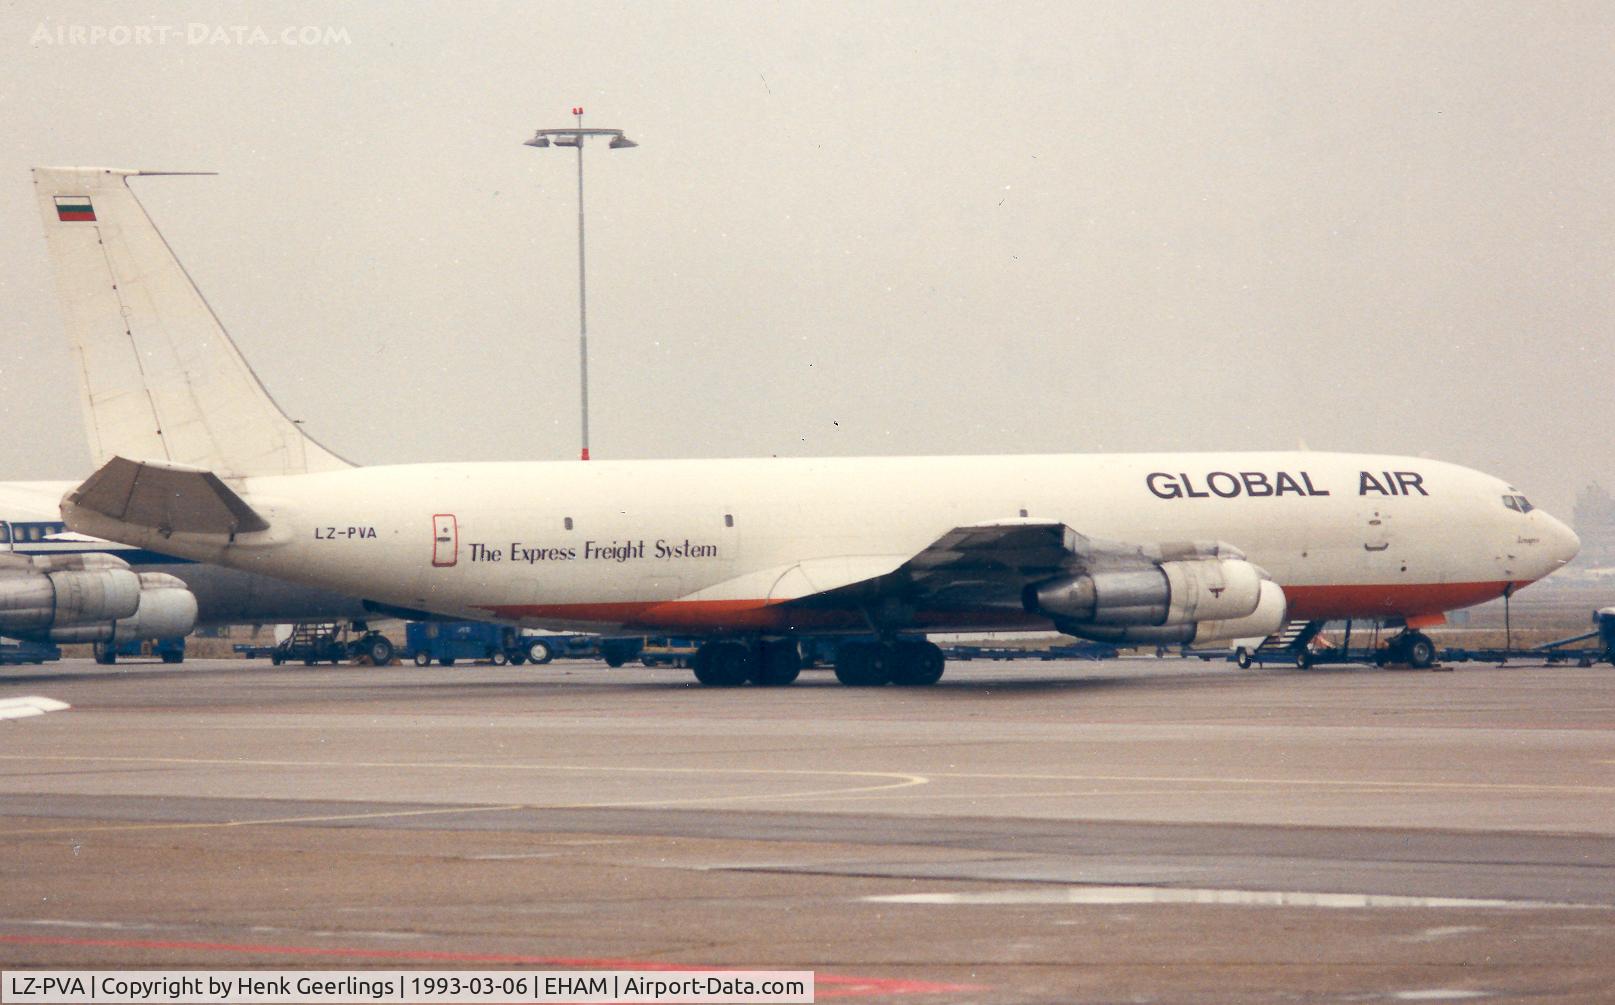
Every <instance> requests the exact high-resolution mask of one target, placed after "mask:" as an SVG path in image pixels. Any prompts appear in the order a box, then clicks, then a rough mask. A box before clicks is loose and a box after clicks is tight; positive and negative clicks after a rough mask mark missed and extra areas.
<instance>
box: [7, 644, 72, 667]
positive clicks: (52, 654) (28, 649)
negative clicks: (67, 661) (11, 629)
mask: <svg viewBox="0 0 1615 1005" xmlns="http://www.w3.org/2000/svg"><path fill="white" fill-rule="evenodd" d="M61 658H62V650H61V648H60V647H58V646H56V645H53V644H51V643H49V642H20V641H18V640H16V639H0V666H5V665H8V664H21V663H44V662H45V661H46V660H51V661H52V662H54V661H56V660H59V659H61Z"/></svg>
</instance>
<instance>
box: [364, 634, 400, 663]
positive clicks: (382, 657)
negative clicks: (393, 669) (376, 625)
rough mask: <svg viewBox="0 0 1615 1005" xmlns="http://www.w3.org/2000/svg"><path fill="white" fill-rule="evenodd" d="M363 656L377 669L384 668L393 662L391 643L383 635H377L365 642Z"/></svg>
mask: <svg viewBox="0 0 1615 1005" xmlns="http://www.w3.org/2000/svg"><path fill="white" fill-rule="evenodd" d="M364 652H365V655H366V656H368V657H370V662H371V663H374V664H375V665H376V666H378V667H384V666H386V665H387V664H389V663H391V662H392V661H393V643H392V640H391V639H389V638H387V636H385V635H377V636H375V637H374V638H371V639H369V640H368V641H366V642H365V649H364Z"/></svg>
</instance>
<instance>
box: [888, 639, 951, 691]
mask: <svg viewBox="0 0 1615 1005" xmlns="http://www.w3.org/2000/svg"><path fill="white" fill-rule="evenodd" d="M890 664H891V675H892V683H893V684H898V685H901V686H903V687H927V686H929V685H931V684H935V683H936V682H937V681H939V680H941V679H942V671H943V670H945V669H946V668H947V659H946V658H945V657H944V656H943V655H942V648H941V647H940V646H938V645H936V644H935V643H933V642H899V643H897V644H896V645H894V646H892V651H891V659H890Z"/></svg>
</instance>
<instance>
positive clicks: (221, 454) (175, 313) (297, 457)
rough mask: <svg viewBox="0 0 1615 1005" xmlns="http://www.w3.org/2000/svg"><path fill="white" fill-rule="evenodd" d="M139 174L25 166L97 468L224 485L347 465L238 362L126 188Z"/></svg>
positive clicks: (215, 321) (225, 336) (243, 362)
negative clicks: (163, 465) (150, 465)
mask: <svg viewBox="0 0 1615 1005" xmlns="http://www.w3.org/2000/svg"><path fill="white" fill-rule="evenodd" d="M141 173H142V172H139V171H120V170H114V169H108V168H35V169H34V189H35V193H36V195H37V197H38V199H39V208H40V212H41V214H42V215H43V216H44V223H45V243H46V244H47V245H48V246H49V249H50V257H51V264H52V266H54V268H55V270H56V284H57V289H58V291H59V292H60V294H61V297H62V307H63V309H64V311H65V314H66V324H67V336H68V340H69V342H70V343H71V344H72V349H73V356H74V360H75V362H76V363H77V364H78V378H79V393H80V399H81V403H82V404H83V407H84V424H85V426H86V428H87V430H88V433H89V437H90V452H91V453H92V454H94V459H95V463H96V465H97V466H98V467H99V466H100V465H102V464H104V463H106V462H107V461H109V460H111V459H112V458H113V457H115V456H122V457H127V458H133V459H136V460H155V461H169V462H173V463H177V464H182V465H189V466H192V467H197V468H202V469H205V470H208V471H213V472H215V473H217V474H219V475H222V476H225V477H230V476H236V475H271V474H277V475H278V474H302V473H306V472H311V471H331V470H336V469H339V468H346V467H352V465H351V464H349V463H348V462H347V461H345V460H343V459H342V458H340V457H337V456H336V455H335V454H333V453H331V452H330V451H328V450H326V449H325V448H324V447H322V446H320V445H319V444H318V443H316V442H314V441H313V440H312V439H310V438H309V437H307V436H305V435H304V434H303V431H302V430H301V429H299V428H298V427H297V425H296V424H295V423H293V422H292V420H291V419H289V418H287V417H286V413H284V412H282V411H281V410H280V407H279V406H277V405H276V404H275V402H274V400H273V399H271V398H270V397H269V392H268V391H266V390H264V386H263V385H262V384H261V383H259V381H258V377H257V375H256V374H254V373H253V372H252V368H251V367H249V366H248V365H247V362H246V360H244V359H242V358H241V353H240V352H239V351H237V349H236V347H235V344H234V343H232V342H231V341H230V336H229V335H228V334H226V333H225V331H224V326H223V325H221V324H220V323H219V319H218V317H217V316H215V315H214V313H213V309H212V308H211V307H209V306H208V303H207V301H206V300H204V299H203V298H202V294H201V292H200V291H198V290H197V288H196V284H195V283H193V282H192V281H191V277H190V276H188V275H187V274H186V273H185V269H184V267H183V266H181V265H180V263H179V260H178V259H177V258H175V257H174V252H173V251H172V250H171V249H170V248H169V247H168V243H167V242H166V241H164V240H163V236H162V234H160V233H158V231H157V228H156V226H155V225H153V224H152V222H151V218H150V217H148V216H147V215H146V211H145V209H144V208H142V207H141V205H140V203H139V201H138V200H136V199H135V196H134V193H133V192H131V191H130V190H129V186H128V184H127V179H128V178H129V177H130V176H131V175H139V174H141ZM147 173H159V174H160V173H163V172H147Z"/></svg>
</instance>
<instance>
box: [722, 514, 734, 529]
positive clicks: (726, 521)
mask: <svg viewBox="0 0 1615 1005" xmlns="http://www.w3.org/2000/svg"><path fill="white" fill-rule="evenodd" d="M723 525H724V526H725V527H733V526H734V525H735V515H734V514H733V513H725V514H724V515H723Z"/></svg>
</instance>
